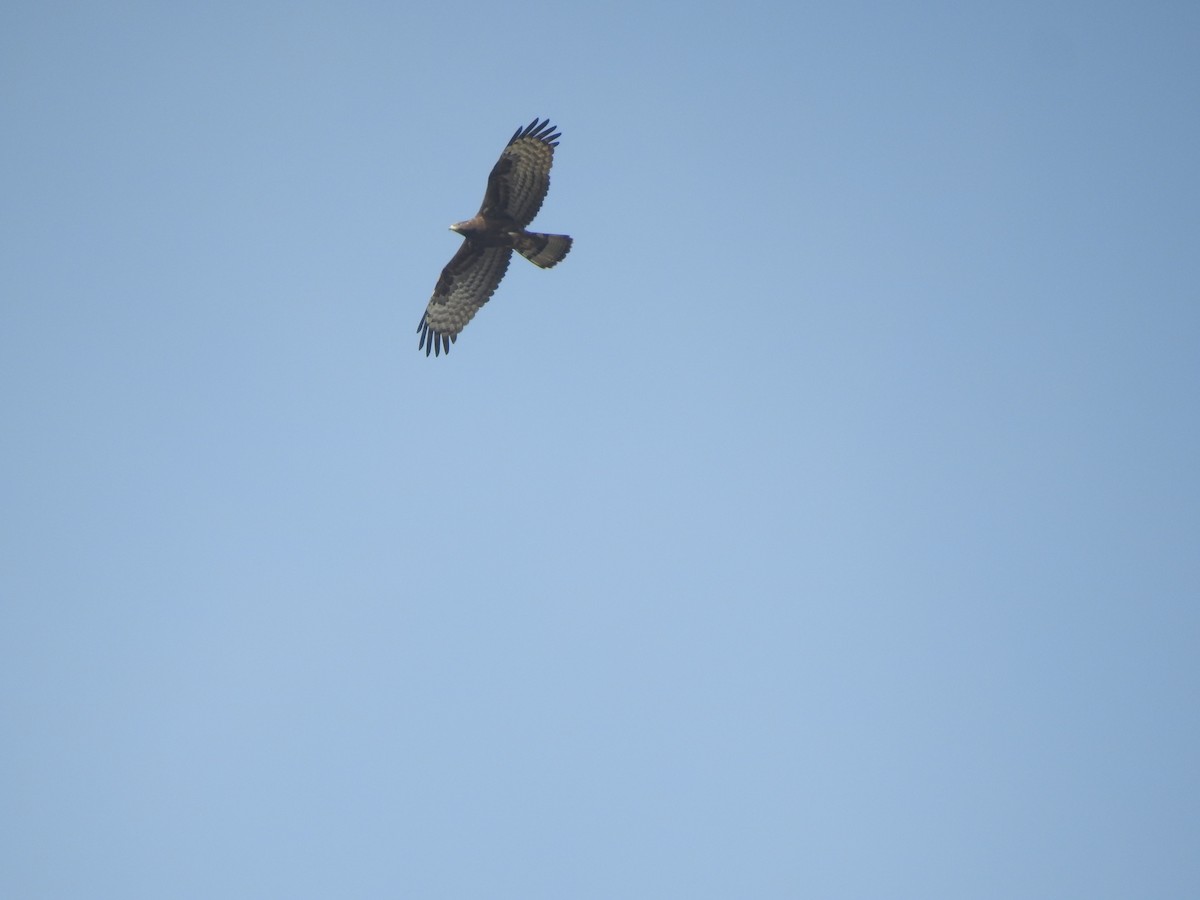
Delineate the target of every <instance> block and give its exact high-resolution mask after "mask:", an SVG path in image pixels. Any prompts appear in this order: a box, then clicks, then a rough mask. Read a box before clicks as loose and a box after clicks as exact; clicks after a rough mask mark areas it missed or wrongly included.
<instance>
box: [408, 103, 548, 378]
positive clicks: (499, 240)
mask: <svg viewBox="0 0 1200 900" xmlns="http://www.w3.org/2000/svg"><path fill="white" fill-rule="evenodd" d="M558 137H559V133H558V132H556V131H555V130H554V126H553V125H551V124H550V120H549V119H546V120H545V121H542V122H539V121H538V120H537V119H534V120H533V121H532V122H530V123H529V124H528V125H526V126H525V127H524V128H518V129H517V130H516V131H515V132H514V133H513V136H512V138H511V139H510V140H509V142H508V144H507V146H505V148H504V152H502V153H501V154H500V159H498V160H497V161H496V165H494V166H493V167H492V173H491V174H490V175H489V176H488V183H487V191H486V192H485V193H484V196H483V205H482V206H481V207H479V212H478V213H476V214H475V217H474V218H472V219H467V221H465V222H459V223H457V224H455V225H451V226H450V229H451V230H452V231H457V232H458V233H459V234H461V235H462V236H463V239H464V240H463V244H462V246H461V247H459V248H458V252H457V253H455V254H454V258H453V259H451V260H450V262H449V263H447V264H446V268H444V269H442V276H441V278H439V279H438V283H437V287H435V288H434V289H433V297H432V298H430V300H429V306H427V307H426V309H425V314H424V315H423V316H421V322H420V324H419V325H417V331H418V332H419V333H420V335H421V341H420V343H419V344H418V345H417V349H418V350H421V349H424V351H425V355H426V356H428V355H429V354H430V351H432V352H433V353H434V355H440V354H441V353H442V352H443V351H444V352H446V353H449V352H450V345H451V344H452V343H454V341H456V340H457V339H458V334H459V332H460V331H462V330H463V329H464V328H465V327H466V325H467V323H468V322H470V321H471V318H472V317H473V316H474V315H475V313H477V312H478V311H479V309H480V307H482V306H483V304H485V303H487V301H488V298H489V297H491V296H492V293H493V292H494V291H495V290H496V286H497V285H498V284H499V283H500V279H502V278H503V277H504V273H505V272H506V271H507V270H508V261H509V259H511V258H512V252H513V250H516V251H517V252H518V253H520V254H521V255H522V256H524V257H525V258H526V259H527V260H529V261H530V262H531V263H533V264H534V265H536V266H539V267H541V268H543V269H549V268H550V267H551V266H553V265H555V264H556V263H559V262H561V261H562V259H563V257H565V256H566V255H567V253H568V252H569V251H570V249H571V238H569V237H568V236H567V235H565V234H539V233H538V232H535V231H526V230H525V229H526V227H527V226H528V225H529V223H530V222H532V221H533V217H534V216H536V215H537V213H538V210H539V209H541V208H542V201H543V200H545V199H546V192H547V191H548V190H550V166H551V165H553V163H554V148H555V147H557V146H558Z"/></svg>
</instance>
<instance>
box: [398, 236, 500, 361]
mask: <svg viewBox="0 0 1200 900" xmlns="http://www.w3.org/2000/svg"><path fill="white" fill-rule="evenodd" d="M511 257H512V249H511V248H509V247H480V246H478V245H477V244H472V243H471V242H470V241H464V242H463V245H462V246H461V247H459V248H458V252H457V253H455V254H454V258H453V259H451V260H450V262H448V263H447V264H446V268H444V269H442V276H441V278H439V279H438V283H437V287H435V288H434V289H433V297H431V298H430V300H429V305H428V306H427V307H426V308H425V314H424V315H423V316H421V322H420V324H418V325H417V331H418V332H420V334H421V342H420V343H419V344H418V345H417V349H418V350H420V349H422V348H424V350H425V355H426V356H428V355H429V353H430V351H433V353H434V354H435V355H440V354H441V353H442V352H443V351H445V352H446V353H449V352H450V344H451V343H453V342H454V341H455V340H457V339H458V333H459V332H460V331H462V330H463V328H465V327H466V325H467V323H468V322H470V321H471V317H472V316H474V315H475V313H477V312H479V309H480V307H482V306H483V304H485V303H487V302H488V298H489V297H491V296H492V294H493V293H494V292H495V290H496V285H498V284H499V283H500V279H501V278H503V277H504V273H505V271H507V270H508V261H509V259H510V258H511Z"/></svg>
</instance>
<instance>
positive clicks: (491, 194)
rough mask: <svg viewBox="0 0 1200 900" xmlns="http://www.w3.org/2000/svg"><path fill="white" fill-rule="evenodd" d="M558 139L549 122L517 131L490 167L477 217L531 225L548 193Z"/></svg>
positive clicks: (531, 124) (534, 123) (535, 122)
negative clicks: (490, 170)
mask: <svg viewBox="0 0 1200 900" xmlns="http://www.w3.org/2000/svg"><path fill="white" fill-rule="evenodd" d="M558 138H559V132H557V131H555V130H554V126H553V125H551V124H550V120H549V119H545V120H543V121H540V122H539V121H538V120H537V119H534V120H533V121H532V122H530V123H529V124H528V125H526V126H525V127H524V128H518V129H517V130H516V131H515V132H514V133H513V136H512V138H511V139H510V140H509V142H508V146H506V147H505V148H504V152H502V153H501V154H500V159H498V160H497V161H496V165H494V166H493V167H492V173H491V174H490V175H489V176H488V183H487V191H486V193H485V194H484V196H483V206H481V207H480V208H479V215H481V216H483V217H484V218H485V219H494V218H507V219H512V220H513V222H515V223H516V225H517V226H518V227H520V228H524V227H526V226H527V225H528V224H529V223H530V222H532V221H533V217H534V216H536V215H537V213H538V210H539V209H541V208H542V201H543V200H545V199H546V192H547V191H548V190H550V166H551V165H553V164H554V148H555V147H557V146H558Z"/></svg>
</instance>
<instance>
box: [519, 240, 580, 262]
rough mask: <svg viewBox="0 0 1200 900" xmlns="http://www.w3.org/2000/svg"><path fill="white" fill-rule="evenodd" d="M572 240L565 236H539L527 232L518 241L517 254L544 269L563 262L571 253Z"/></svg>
mask: <svg viewBox="0 0 1200 900" xmlns="http://www.w3.org/2000/svg"><path fill="white" fill-rule="evenodd" d="M571 243H572V242H571V239H570V238H569V237H567V236H566V235H565V234H538V233H537V232H536V231H527V232H525V233H524V234H523V235H521V237H520V238H518V239H517V244H516V247H517V252H518V253H520V254H521V255H522V256H523V257H525V258H526V259H527V260H529V261H530V262H531V263H533V264H534V265H535V266H541V267H542V268H543V269H549V268H550V267H551V266H553V265H555V264H556V263H560V262H562V261H563V257H564V256H566V255H567V254H568V253H569V252H571Z"/></svg>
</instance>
